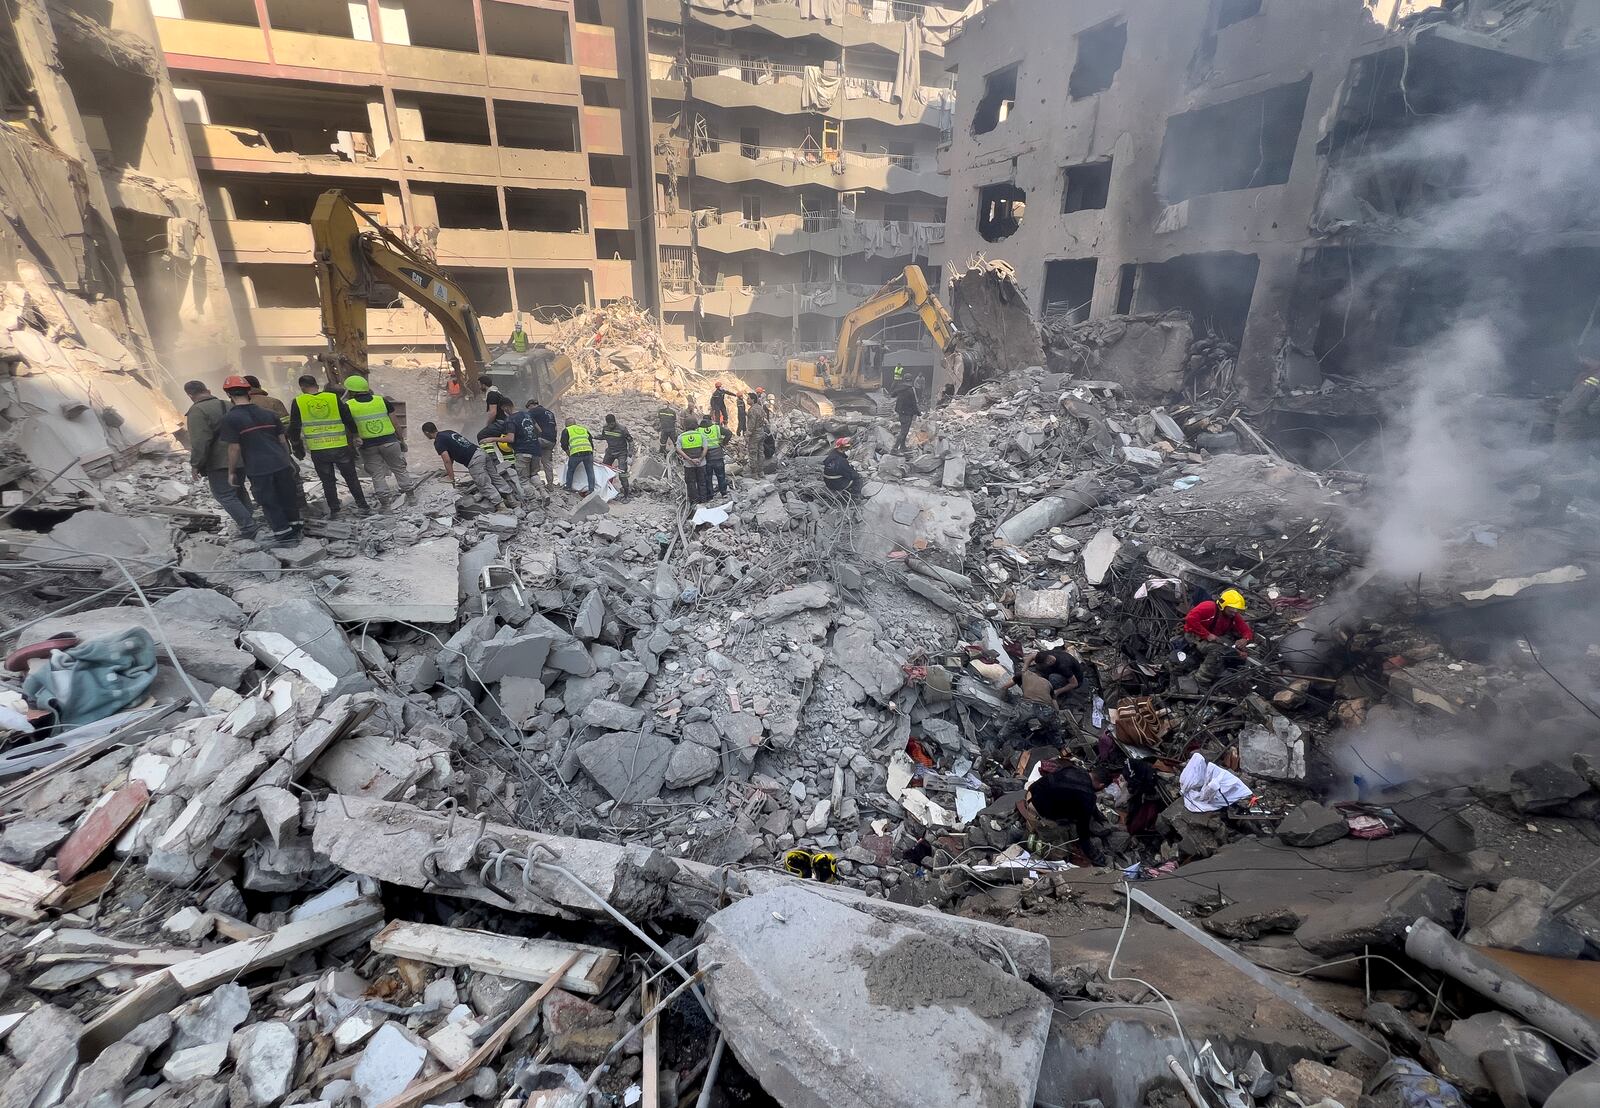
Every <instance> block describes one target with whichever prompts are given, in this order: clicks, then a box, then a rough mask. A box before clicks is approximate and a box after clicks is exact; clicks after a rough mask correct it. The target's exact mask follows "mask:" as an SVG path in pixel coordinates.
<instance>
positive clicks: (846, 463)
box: [822, 439, 864, 497]
mask: <svg viewBox="0 0 1600 1108" xmlns="http://www.w3.org/2000/svg"><path fill="white" fill-rule="evenodd" d="M849 449H850V440H849V439H834V440H833V449H832V450H830V451H828V456H827V457H825V458H823V459H822V483H823V484H824V485H826V486H827V487H828V491H829V492H831V493H837V494H839V495H840V496H850V497H857V496H860V495H861V487H862V485H863V483H864V482H863V481H862V479H861V474H859V473H857V472H856V467H855V466H853V465H851V464H850V455H848V454H846V453H845V451H847V450H849Z"/></svg>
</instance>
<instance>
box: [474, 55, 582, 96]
mask: <svg viewBox="0 0 1600 1108" xmlns="http://www.w3.org/2000/svg"><path fill="white" fill-rule="evenodd" d="M489 84H490V85H492V86H493V87H495V88H503V89H514V90H516V91H517V92H533V93H543V94H547V95H550V96H561V97H568V96H571V97H576V96H578V94H579V90H580V86H579V83H578V67H577V66H575V65H567V64H566V63H564V62H539V61H532V60H530V59H528V58H508V57H504V56H502V55H500V54H490V55H489Z"/></svg>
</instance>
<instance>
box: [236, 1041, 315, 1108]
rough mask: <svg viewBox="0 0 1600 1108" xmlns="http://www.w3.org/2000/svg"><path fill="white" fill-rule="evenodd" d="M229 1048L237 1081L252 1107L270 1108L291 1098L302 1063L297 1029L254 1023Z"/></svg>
mask: <svg viewBox="0 0 1600 1108" xmlns="http://www.w3.org/2000/svg"><path fill="white" fill-rule="evenodd" d="M230 1049H231V1053H232V1054H233V1057H234V1062H235V1064H234V1069H235V1073H236V1077H237V1080H238V1081H239V1082H240V1084H241V1085H242V1086H243V1087H244V1093H245V1096H246V1097H247V1098H248V1099H249V1102H250V1104H251V1105H253V1108H267V1105H270V1104H277V1103H278V1102H279V1101H281V1100H282V1099H283V1098H284V1097H286V1096H288V1095H289V1089H290V1088H291V1087H292V1086H293V1083H294V1071H295V1065H296V1064H297V1063H298V1062H299V1060H300V1041H299V1039H297V1038H296V1037H295V1033H294V1028H292V1027H290V1026H289V1025H288V1024H287V1023H279V1022H278V1021H276V1020H269V1021H267V1022H264V1023H257V1024H252V1025H251V1026H249V1027H246V1028H245V1029H244V1030H243V1031H240V1032H239V1033H238V1034H237V1035H235V1036H234V1038H233V1042H232V1044H231V1048H230Z"/></svg>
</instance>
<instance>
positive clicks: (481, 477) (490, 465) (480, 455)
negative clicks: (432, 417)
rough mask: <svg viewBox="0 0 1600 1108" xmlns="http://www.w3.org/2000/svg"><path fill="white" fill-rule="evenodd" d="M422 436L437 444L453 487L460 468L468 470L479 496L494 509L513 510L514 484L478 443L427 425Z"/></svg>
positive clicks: (436, 448)
mask: <svg viewBox="0 0 1600 1108" xmlns="http://www.w3.org/2000/svg"><path fill="white" fill-rule="evenodd" d="M422 433H423V434H424V435H426V436H427V437H428V441H429V442H431V443H433V448H434V450H436V451H438V454H439V459H440V460H441V461H442V462H444V476H445V479H446V480H447V481H449V482H450V483H451V484H452V485H453V484H455V480H456V466H457V465H463V466H466V467H467V475H468V476H469V477H471V478H472V483H473V484H474V485H476V486H477V487H478V492H479V494H481V495H482V496H483V498H484V499H485V500H487V501H488V502H489V506H490V507H491V508H509V507H511V506H512V503H511V496H512V495H513V493H512V489H511V483H510V482H509V481H507V480H506V479H505V477H504V476H503V475H502V474H501V473H500V467H499V466H497V465H495V464H494V462H493V461H492V460H491V459H490V458H489V455H488V454H486V453H485V452H484V451H482V450H480V449H478V445H477V444H476V443H474V442H472V441H470V440H469V439H468V438H467V437H466V436H465V435H463V434H461V433H460V432H458V431H441V430H440V429H439V428H438V427H437V426H436V425H435V424H432V423H424V424H423V425H422Z"/></svg>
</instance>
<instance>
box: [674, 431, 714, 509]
mask: <svg viewBox="0 0 1600 1108" xmlns="http://www.w3.org/2000/svg"><path fill="white" fill-rule="evenodd" d="M678 457H680V458H682V459H683V483H684V486H685V487H686V488H688V490H689V503H690V505H695V504H704V503H705V502H706V500H707V499H708V498H709V497H708V494H707V492H706V436H705V432H704V431H702V430H701V429H700V428H699V427H698V426H696V425H694V424H690V425H689V427H688V428H687V429H686V430H685V431H684V432H683V433H682V434H680V435H679V436H678Z"/></svg>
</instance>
